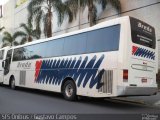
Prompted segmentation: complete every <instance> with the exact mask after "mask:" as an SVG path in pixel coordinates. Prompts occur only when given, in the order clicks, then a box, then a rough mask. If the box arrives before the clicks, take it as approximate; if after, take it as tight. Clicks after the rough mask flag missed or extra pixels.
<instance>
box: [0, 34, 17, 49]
mask: <svg viewBox="0 0 160 120" xmlns="http://www.w3.org/2000/svg"><path fill="white" fill-rule="evenodd" d="M3 35H4V36H3V38H2V41H3V45H2V46H6V45H7V46H13V45H15V46H16V45H18V43H17V41H16V40H15V39H16V36H15V35H12V34H10V33H9V32H7V31H5V32H4V33H3Z"/></svg>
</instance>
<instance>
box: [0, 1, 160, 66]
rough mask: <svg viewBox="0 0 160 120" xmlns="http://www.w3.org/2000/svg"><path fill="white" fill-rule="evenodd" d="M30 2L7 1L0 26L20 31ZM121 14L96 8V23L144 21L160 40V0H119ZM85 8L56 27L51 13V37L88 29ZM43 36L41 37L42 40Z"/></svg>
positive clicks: (10, 30) (55, 21)
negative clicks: (125, 19)
mask: <svg viewBox="0 0 160 120" xmlns="http://www.w3.org/2000/svg"><path fill="white" fill-rule="evenodd" d="M29 2H30V0H9V1H8V3H7V4H5V5H4V6H3V11H4V14H3V17H2V18H0V25H1V26H5V28H6V30H7V31H9V32H11V33H14V32H15V31H18V30H20V29H21V28H20V26H19V25H20V24H21V23H26V22H27V17H28V12H27V5H28V3H29ZM120 2H121V7H122V12H121V14H120V15H118V14H117V12H116V11H115V10H114V9H113V8H112V6H110V5H108V6H107V8H106V9H105V11H103V12H102V11H101V8H100V6H98V8H99V9H98V11H97V13H98V15H97V16H98V21H97V22H98V23H100V22H103V21H106V20H109V19H112V18H116V17H119V16H126V15H129V16H132V17H135V18H138V19H140V20H143V21H146V22H147V23H149V24H150V25H152V26H154V27H155V30H156V39H157V41H158V40H160V22H159V21H160V12H159V11H160V0H120ZM87 9H88V8H86V9H85V10H84V11H83V12H80V13H79V15H77V16H79V17H80V18H79V17H77V19H75V20H74V21H73V22H72V23H68V22H67V20H66V21H64V22H63V24H62V25H61V26H58V25H57V17H56V14H55V13H53V16H54V20H53V35H59V34H63V33H67V32H71V31H75V30H78V29H83V28H86V27H89V23H88V13H87V11H88V10H87ZM43 37H44V35H42V38H43ZM158 46H159V54H160V42H158ZM159 68H160V55H159Z"/></svg>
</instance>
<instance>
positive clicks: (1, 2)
mask: <svg viewBox="0 0 160 120" xmlns="http://www.w3.org/2000/svg"><path fill="white" fill-rule="evenodd" d="M7 1H8V0H0V5H3V4H5V3H6V2H7Z"/></svg>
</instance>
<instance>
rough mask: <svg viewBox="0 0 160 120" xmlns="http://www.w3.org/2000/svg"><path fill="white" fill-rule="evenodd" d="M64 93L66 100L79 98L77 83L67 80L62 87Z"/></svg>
mask: <svg viewBox="0 0 160 120" xmlns="http://www.w3.org/2000/svg"><path fill="white" fill-rule="evenodd" d="M62 94H63V96H64V98H65V99H66V100H69V101H74V100H76V99H77V95H76V85H75V83H74V82H73V81H72V80H67V81H66V82H65V83H64V85H63V89H62Z"/></svg>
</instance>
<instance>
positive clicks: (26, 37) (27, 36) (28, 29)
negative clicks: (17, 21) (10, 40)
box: [14, 23, 41, 44]
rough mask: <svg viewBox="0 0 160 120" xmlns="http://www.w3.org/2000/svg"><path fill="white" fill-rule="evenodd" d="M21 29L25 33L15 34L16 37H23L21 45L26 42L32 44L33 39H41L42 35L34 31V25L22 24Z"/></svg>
mask: <svg viewBox="0 0 160 120" xmlns="http://www.w3.org/2000/svg"><path fill="white" fill-rule="evenodd" d="M20 27H22V28H23V30H24V31H17V32H15V33H14V37H15V38H17V37H22V39H21V42H20V44H24V43H26V42H32V41H33V38H37V39H39V38H40V36H41V35H40V33H39V34H38V32H37V31H36V30H33V28H32V25H31V24H27V25H26V24H24V23H22V24H21V25H20Z"/></svg>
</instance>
